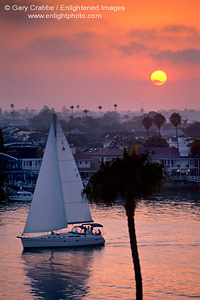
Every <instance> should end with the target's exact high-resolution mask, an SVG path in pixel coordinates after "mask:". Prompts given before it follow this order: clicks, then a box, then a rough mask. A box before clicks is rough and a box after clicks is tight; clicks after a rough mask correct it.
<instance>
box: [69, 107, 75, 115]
mask: <svg viewBox="0 0 200 300" xmlns="http://www.w3.org/2000/svg"><path fill="white" fill-rule="evenodd" d="M70 109H71V111H72V117H73V115H74V106H73V105H71V106H70Z"/></svg>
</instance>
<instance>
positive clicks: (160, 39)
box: [116, 25, 200, 64]
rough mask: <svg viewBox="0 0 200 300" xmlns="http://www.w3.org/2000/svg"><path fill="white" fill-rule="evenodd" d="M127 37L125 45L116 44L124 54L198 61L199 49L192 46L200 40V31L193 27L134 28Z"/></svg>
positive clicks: (189, 61)
mask: <svg viewBox="0 0 200 300" xmlns="http://www.w3.org/2000/svg"><path fill="white" fill-rule="evenodd" d="M127 37H128V42H127V44H126V45H117V46H116V49H118V50H119V51H120V52H121V53H122V54H123V55H124V56H131V55H135V54H143V55H145V56H146V57H148V56H149V57H151V58H153V59H154V60H159V61H171V62H172V63H174V62H176V63H182V62H186V63H191V64H199V62H200V50H199V49H198V48H196V47H193V45H196V44H197V43H196V42H197V41H199V40H200V33H199V31H198V30H196V29H195V28H193V27H189V26H184V25H170V26H165V27H162V28H161V29H155V28H151V29H134V30H131V31H130V32H129V33H128V35H127ZM177 48H178V50H177ZM181 48H182V50H180V49H181Z"/></svg>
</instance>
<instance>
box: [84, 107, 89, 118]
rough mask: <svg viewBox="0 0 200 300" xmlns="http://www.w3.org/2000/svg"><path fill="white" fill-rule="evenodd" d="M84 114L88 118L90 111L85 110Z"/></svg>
mask: <svg viewBox="0 0 200 300" xmlns="http://www.w3.org/2000/svg"><path fill="white" fill-rule="evenodd" d="M83 112H84V114H85V117H87V114H88V113H89V110H88V109H84V111H83Z"/></svg>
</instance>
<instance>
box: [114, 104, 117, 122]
mask: <svg viewBox="0 0 200 300" xmlns="http://www.w3.org/2000/svg"><path fill="white" fill-rule="evenodd" d="M114 108H115V122H116V117H117V104H114Z"/></svg>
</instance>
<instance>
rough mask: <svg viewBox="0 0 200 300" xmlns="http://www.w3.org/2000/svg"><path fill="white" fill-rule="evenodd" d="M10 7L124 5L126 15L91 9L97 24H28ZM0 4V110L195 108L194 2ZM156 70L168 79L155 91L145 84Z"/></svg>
mask: <svg viewBox="0 0 200 300" xmlns="http://www.w3.org/2000/svg"><path fill="white" fill-rule="evenodd" d="M16 2H17V4H18V5H19V4H20V5H22V6H24V5H28V6H30V5H31V4H37V5H39V4H40V5H42V4H48V5H54V6H56V5H60V4H66V5H69V4H73V5H77V4H80V5H81V4H82V5H95V6H97V5H99V6H101V5H107V6H125V11H119V12H111V11H110V12H108V11H95V12H94V13H101V14H102V19H101V20H99V19H96V20H84V19H81V20H80V19H79V20H78V19H77V20H66V19H62V20H57V19H45V20H38V19H32V20H31V19H28V17H27V13H26V12H24V11H13V10H12V9H11V10H9V11H5V10H4V8H3V7H4V5H5V4H9V5H11V6H12V4H16ZM1 3H2V5H1V16H0V27H1V31H2V32H1V33H0V34H1V35H0V36H1V94H0V99H1V100H0V107H1V108H3V109H9V108H10V104H11V103H13V104H14V105H15V108H16V109H19V108H23V107H28V108H30V109H31V108H34V109H38V110H40V109H41V108H42V107H43V106H44V105H48V106H49V107H50V108H52V107H54V108H55V110H57V111H60V110H62V107H63V106H66V108H69V107H70V106H71V105H74V106H75V107H76V105H77V104H79V105H80V109H86V108H87V109H89V110H97V107H98V106H99V105H101V106H102V107H103V111H105V110H112V109H113V104H115V103H116V104H118V109H119V110H139V109H140V108H141V105H142V103H143V106H144V109H145V110H158V109H170V108H177V109H184V108H194V109H200V100H199V95H200V21H199V16H200V1H199V0H165V1H160V0H123V1H121V0H99V1H98V0H90V1H88V0H82V1H80V0H77V1H74V0H72V1H69V0H62V1H61V0H46V1H44V0H33V1H31V0H19V1H15V0H3V1H1ZM28 12H29V13H34V12H35V11H32V12H30V10H29V11H28ZM42 13H44V12H42ZM45 13H47V12H45ZM57 13H59V11H57ZM63 13H65V11H64V12H63ZM67 13H69V12H67ZM76 13H78V14H80V12H76ZM81 13H84V12H81ZM157 69H161V70H164V71H165V72H166V73H167V76H168V81H167V83H165V84H164V85H162V86H155V85H153V84H152V82H151V80H150V76H151V73H152V72H153V71H155V70H157Z"/></svg>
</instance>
